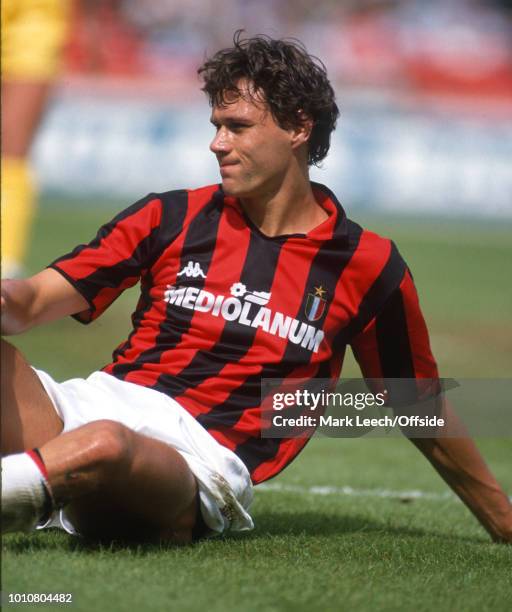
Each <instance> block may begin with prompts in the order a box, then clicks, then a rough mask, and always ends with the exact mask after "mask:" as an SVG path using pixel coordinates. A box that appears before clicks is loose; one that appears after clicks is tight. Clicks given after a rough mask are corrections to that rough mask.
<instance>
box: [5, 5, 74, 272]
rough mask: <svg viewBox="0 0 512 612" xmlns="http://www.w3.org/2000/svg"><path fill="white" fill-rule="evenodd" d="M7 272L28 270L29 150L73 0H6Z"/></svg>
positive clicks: (31, 197)
mask: <svg viewBox="0 0 512 612" xmlns="http://www.w3.org/2000/svg"><path fill="white" fill-rule="evenodd" d="M1 6H2V24H1V34H2V46H1V49H2V175H1V198H2V199H1V222H2V228H1V229H2V243H1V244H2V276H3V277H15V276H20V275H22V274H23V273H24V270H23V264H24V260H25V255H26V251H27V247H28V243H29V239H30V228H31V225H32V220H33V217H34V212H35V204H36V190H35V186H34V180H33V177H32V173H31V170H30V166H29V162H28V154H29V151H30V147H31V145H32V142H33V139H34V136H35V134H36V132H37V128H38V126H39V123H40V120H41V117H42V115H43V113H44V109H45V105H46V101H47V98H48V93H49V91H50V86H51V84H52V82H53V81H54V79H55V77H56V75H57V73H58V71H59V68H60V63H61V51H62V49H63V46H64V43H65V41H66V38H67V34H68V23H69V20H68V17H69V9H70V2H68V0H2V3H1Z"/></svg>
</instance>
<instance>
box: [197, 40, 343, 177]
mask: <svg viewBox="0 0 512 612" xmlns="http://www.w3.org/2000/svg"><path fill="white" fill-rule="evenodd" d="M242 33H243V30H237V31H236V32H235V35H234V37H233V45H234V46H233V47H229V48H227V49H222V50H221V51H218V52H217V53H216V54H215V55H213V56H212V57H211V58H209V59H207V60H206V61H205V63H204V64H203V65H202V66H201V67H200V68H199V70H198V71H197V72H198V74H199V75H200V76H201V77H202V79H203V81H204V86H203V88H202V90H203V91H204V92H205V93H206V94H207V95H208V97H209V100H210V105H211V106H222V105H225V104H228V103H229V102H228V101H227V97H226V96H227V94H233V93H235V94H236V95H237V96H240V95H242V93H241V91H240V89H239V88H238V86H237V84H238V82H239V81H240V79H243V78H245V79H247V80H248V81H249V82H250V83H251V84H252V85H253V86H254V90H255V91H258V92H262V93H263V95H264V98H265V102H266V103H267V104H268V107H269V109H270V112H271V113H272V116H273V118H274V120H275V121H276V123H277V124H278V125H279V126H280V127H281V128H283V129H289V128H292V127H297V126H299V125H301V124H302V123H303V122H304V120H305V119H312V120H313V129H312V131H311V136H310V138H309V142H308V145H309V146H308V164H310V165H311V164H314V165H318V163H319V162H320V161H322V160H323V159H324V158H325V156H326V155H327V153H328V151H329V145H330V139H331V132H332V131H333V130H334V128H335V127H336V120H337V118H338V116H339V111H338V107H337V105H336V101H335V95H334V91H333V88H332V86H331V84H330V83H329V80H328V78H327V72H326V69H325V66H324V64H323V63H322V62H321V61H320V60H319V59H318V58H316V57H314V56H312V55H309V54H308V52H307V51H306V49H305V47H304V45H303V44H302V43H301V42H299V41H297V40H291V39H273V38H270V37H268V36H263V35H260V36H255V37H254V38H242ZM228 97H229V96H228Z"/></svg>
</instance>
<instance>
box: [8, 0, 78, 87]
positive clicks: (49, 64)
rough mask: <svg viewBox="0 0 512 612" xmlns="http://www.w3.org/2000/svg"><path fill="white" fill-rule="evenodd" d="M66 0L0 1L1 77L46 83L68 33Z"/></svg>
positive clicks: (54, 69) (57, 65) (55, 65)
mask: <svg viewBox="0 0 512 612" xmlns="http://www.w3.org/2000/svg"><path fill="white" fill-rule="evenodd" d="M68 13H69V2H67V1H66V0H2V74H3V78H4V79H5V78H8V79H9V78H13V79H22V80H44V81H47V80H50V79H52V78H53V77H54V76H55V75H56V74H57V72H58V70H59V68H60V58H61V53H60V52H61V50H62V46H63V44H64V42H65V40H66V37H67V33H68Z"/></svg>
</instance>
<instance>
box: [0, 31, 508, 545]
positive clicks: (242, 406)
mask: <svg viewBox="0 0 512 612" xmlns="http://www.w3.org/2000/svg"><path fill="white" fill-rule="evenodd" d="M199 73H200V75H201V76H202V78H203V79H204V88H203V89H204V91H205V92H206V93H207V95H208V97H209V100H210V104H211V106H212V115H211V122H212V124H213V126H214V128H215V136H214V138H213V141H212V143H211V146H210V148H211V150H212V152H213V153H214V154H215V156H216V158H217V160H218V163H219V168H220V175H221V178H222V182H221V184H220V185H212V186H208V187H203V188H200V189H190V190H189V189H183V190H178V191H171V192H167V193H161V194H150V195H149V196H147V197H145V198H143V199H142V200H140V201H138V202H137V203H135V204H134V205H133V206H131V207H130V208H128V209H126V210H125V211H123V212H122V213H120V214H119V215H118V216H117V217H115V218H114V219H113V220H112V221H111V222H110V223H107V224H106V225H104V226H103V227H102V228H101V229H100V230H99V232H98V234H97V236H96V238H95V239H94V240H92V242H90V243H89V244H88V245H81V246H79V247H77V248H76V249H75V250H74V251H73V252H72V253H69V254H68V255H65V256H63V257H61V258H60V259H58V260H56V261H55V262H53V263H52V264H51V265H50V266H49V267H48V268H47V269H46V270H44V271H42V272H40V273H39V274H36V275H35V276H33V277H31V278H28V279H26V280H6V281H4V282H3V284H2V333H3V334H6V335H9V334H17V333H21V332H24V331H26V330H28V329H29V328H31V327H33V326H35V325H39V324H42V323H46V322H48V321H52V320H55V319H59V318H61V317H64V316H67V315H73V316H74V317H75V318H76V319H78V320H79V321H81V322H83V323H89V322H91V321H93V320H94V319H96V318H97V317H98V316H100V315H101V313H102V312H103V311H104V310H105V309H106V308H107V307H108V306H109V305H110V304H111V303H112V302H113V301H114V300H115V299H116V298H117V297H118V296H119V295H120V294H121V293H122V291H123V290H124V289H126V288H127V287H130V286H132V285H134V284H135V283H137V282H140V285H141V293H140V298H139V301H138V304H137V307H136V310H135V312H134V314H133V317H132V321H133V329H132V331H131V333H130V334H129V336H128V338H127V340H126V341H125V342H124V343H123V344H121V345H120V346H119V347H117V348H116V349H115V351H114V354H113V360H112V363H110V364H108V365H107V366H105V367H104V368H102V370H101V371H99V372H95V373H93V374H92V375H91V376H89V378H87V379H85V380H84V379H72V380H69V381H66V382H63V383H57V382H55V381H54V380H53V379H52V378H51V377H50V376H49V375H48V374H47V373H45V372H42V371H38V370H34V369H32V368H31V367H30V366H29V365H28V364H27V363H26V361H25V360H24V359H23V357H22V356H21V355H20V353H19V352H18V351H17V350H16V349H15V348H14V347H13V346H11V345H10V344H8V343H6V342H3V347H2V425H3V426H2V454H3V456H4V458H3V460H2V477H3V478H2V498H3V499H2V501H3V505H2V526H3V529H4V530H5V531H17V530H24V531H26V530H30V529H33V528H34V527H36V526H38V525H59V526H61V527H63V528H65V529H67V530H68V531H69V532H71V533H79V534H82V535H83V536H86V537H94V538H106V539H138V540H145V541H149V540H159V541H167V542H172V543H186V542H190V541H192V540H194V539H195V538H198V537H200V536H202V535H204V534H206V533H212V532H222V531H224V530H227V529H232V530H244V529H251V528H252V526H253V523H252V519H251V517H250V515H249V513H248V508H249V505H250V502H251V498H252V485H253V484H257V483H259V482H262V481H264V480H267V479H268V478H271V477H272V476H275V475H276V474H278V473H279V472H280V471H281V470H282V469H283V468H284V467H285V466H286V465H288V464H289V463H290V462H291V461H292V459H293V458H294V457H295V456H296V455H297V454H298V453H299V452H300V451H301V450H302V448H303V447H304V445H305V443H306V441H307V439H306V438H303V437H296V438H277V439H276V438H268V439H265V438H262V437H261V419H260V417H261V406H260V404H261V401H262V394H261V380H262V379H265V378H273V379H278V380H280V381H282V382H283V383H286V382H287V381H289V380H290V379H294V378H300V379H301V380H309V379H322V378H323V379H331V380H334V381H335V380H337V379H338V377H339V374H340V371H341V366H342V362H343V356H344V352H345V349H346V347H347V345H351V347H352V349H353V351H354V354H355V355H356V358H357V360H358V362H359V364H360V366H361V369H362V372H363V374H364V376H365V377H366V378H379V379H384V380H385V379H389V378H408V379H417V380H419V381H421V380H434V381H436V380H437V377H438V373H437V368H436V364H435V361H434V359H433V357H432V354H431V351H430V347H429V340H428V334H427V330H426V326H425V323H424V320H423V317H422V314H421V311H420V308H419V304H418V298H417V294H416V290H415V287H414V284H413V281H412V277H411V274H410V272H409V270H408V268H407V266H406V265H405V263H404V261H403V259H402V258H401V256H400V255H399V253H398V251H397V249H396V247H395V246H394V245H393V243H392V242H390V241H389V240H387V239H384V238H381V237H379V236H377V235H375V234H373V233H371V232H369V231H366V230H363V229H362V228H361V227H360V226H358V225H357V224H355V223H353V222H352V221H350V220H349V219H347V217H346V216H345V213H344V211H343V209H342V207H341V206H340V204H339V203H338V201H337V199H336V197H335V196H334V195H333V194H332V193H331V192H330V191H329V189H327V188H326V187H324V186H322V185H319V184H315V183H312V182H311V181H310V180H309V171H308V169H309V166H310V165H312V164H317V163H318V162H320V161H321V160H322V159H324V157H325V156H326V155H327V152H328V150H329V141H330V134H331V132H332V130H333V129H334V127H335V123H336V119H337V117H338V108H337V106H336V103H335V99H334V93H333V90H332V87H331V85H330V83H329V81H328V79H327V75H326V72H325V69H324V67H323V65H321V64H320V62H318V61H317V60H315V59H314V58H312V57H311V56H309V55H308V54H307V53H306V51H305V50H304V49H303V48H302V47H301V46H300V45H299V44H296V43H292V42H287V41H282V40H272V39H269V38H266V37H257V38H252V39H242V38H241V36H240V34H237V35H236V36H235V39H234V46H233V47H232V48H229V49H225V50H222V51H219V52H218V53H217V54H216V55H214V56H213V57H212V58H211V59H209V60H208V61H206V63H205V64H204V65H203V66H202V67H201V68H200V70H199ZM420 386H421V385H420ZM443 411H444V413H443V416H444V418H445V420H446V421H447V426H448V428H451V430H452V431H456V430H457V427H458V425H457V423H456V422H455V417H454V415H453V414H452V413H451V411H450V410H449V409H448V408H447V407H446V406H445V407H444V408H443ZM413 442H414V444H415V445H416V446H417V447H418V448H419V449H420V450H421V451H422V452H423V453H424V454H425V456H426V457H427V459H428V460H429V461H430V462H431V463H432V464H433V466H434V467H435V468H436V469H437V470H438V472H439V473H440V474H441V476H442V477H443V478H444V479H445V480H446V481H447V482H448V484H449V485H450V486H451V487H452V488H453V490H454V491H455V492H456V493H457V494H458V495H459V497H460V498H461V499H462V500H463V501H464V502H465V503H466V504H467V506H468V507H469V508H470V509H471V510H472V512H473V513H474V514H475V516H476V517H477V518H478V519H479V520H480V522H481V523H482V525H483V526H484V527H485V528H486V529H487V531H488V532H489V533H490V534H491V536H492V537H493V539H495V540H502V541H508V542H510V541H512V508H511V505H510V503H509V501H508V499H507V497H506V495H505V494H504V493H503V491H502V490H501V489H500V487H499V485H498V483H497V482H496V480H495V479H494V477H493V476H492V474H491V473H490V472H489V470H488V469H487V467H486V466H485V464H484V462H483V460H482V458H481V457H480V454H479V453H478V451H477V449H476V447H475V446H474V444H473V442H472V441H471V440H469V439H467V438H428V439H416V440H413Z"/></svg>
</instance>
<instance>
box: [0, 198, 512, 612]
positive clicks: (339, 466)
mask: <svg viewBox="0 0 512 612" xmlns="http://www.w3.org/2000/svg"><path fill="white" fill-rule="evenodd" d="M113 210H114V208H113V204H112V203H108V204H105V206H104V208H103V209H102V210H100V209H99V208H98V206H97V205H93V204H91V203H90V202H86V201H84V202H80V203H77V205H76V206H74V207H65V206H63V205H62V204H59V202H52V201H45V202H44V203H43V205H42V207H41V210H40V215H39V218H38V222H37V226H36V228H35V231H34V237H33V241H32V250H31V254H30V260H29V271H31V272H34V271H36V270H38V269H40V268H41V267H42V266H43V265H44V264H45V263H47V262H49V261H51V260H52V259H53V258H55V257H57V256H58V255H60V254H62V253H64V252H66V251H67V250H69V249H70V248H71V247H73V246H75V245H76V244H77V243H78V242H81V241H86V240H88V239H90V238H91V237H92V235H93V233H94V232H95V230H96V229H97V227H98V225H99V224H100V223H101V222H102V221H104V220H107V219H108V218H109V217H110V216H111V215H112V213H113ZM352 216H353V217H354V218H356V219H357V218H358V215H357V212H352ZM358 220H360V219H358ZM363 221H364V222H365V225H366V226H368V227H370V228H371V229H375V230H376V231H379V232H380V233H382V234H384V235H389V236H391V237H393V239H394V240H395V242H396V243H397V244H398V247H399V248H400V250H401V252H402V254H403V255H404V256H405V258H406V260H407V261H408V263H409V265H410V267H411V269H412V271H413V274H414V277H415V281H416V284H417V286H418V290H419V293H420V299H421V303H422V306H423V310H424V313H425V316H426V318H427V321H428V323H429V328H430V331H431V337H432V344H433V349H434V353H435V355H436V357H437V359H438V361H439V364H440V368H441V372H442V375H443V376H446V377H466V378H469V377H489V378H499V377H510V373H511V372H512V324H511V322H510V314H511V312H512V284H511V283H510V282H509V281H507V274H509V271H508V272H507V269H508V268H510V262H511V261H512V239H511V238H512V225H511V224H510V223H505V224H503V223H500V224H498V223H496V224H494V223H489V222H480V221H479V222H469V221H464V222H458V221H455V220H446V219H445V220H441V219H439V220H435V219H434V220H432V219H431V220H424V219H414V218H398V217H396V218H395V217H393V218H389V217H388V218H386V219H384V218H377V217H374V218H371V217H366V218H364V219H363ZM507 262H508V264H507ZM134 299H135V295H134V294H133V292H129V293H128V294H127V295H125V296H123V297H122V298H120V300H118V302H116V304H115V305H114V307H112V308H111V309H110V310H109V311H107V313H105V315H104V316H103V317H101V318H100V319H99V320H98V321H97V322H96V323H94V324H93V325H91V326H89V327H84V326H81V325H79V324H77V323H76V322H74V321H72V320H66V321H61V322H58V323H55V324H52V325H49V326H46V327H43V328H39V329H36V330H32V331H31V332H30V333H28V334H27V335H25V336H20V337H17V338H15V339H13V341H14V342H15V344H16V345H17V346H19V347H20V348H21V349H22V350H23V351H24V353H25V354H26V356H27V357H28V358H29V360H30V361H31V362H32V363H33V364H34V365H36V366H38V367H42V368H44V369H46V370H48V371H49V372H50V373H52V374H53V375H54V376H55V377H57V378H64V377H72V376H81V375H85V374H87V373H88V372H90V371H91V370H92V369H96V368H98V367H99V366H101V365H103V364H105V363H107V361H108V360H109V356H110V353H111V351H112V349H113V347H114V346H115V345H117V344H118V343H119V342H120V341H122V340H123V339H124V336H125V334H126V333H127V326H128V324H129V316H130V312H131V309H132V308H133V306H134ZM344 375H346V376H356V375H357V369H356V366H355V364H354V362H353V360H352V359H347V363H346V366H345V369H344ZM479 445H480V447H481V449H482V450H483V452H484V454H485V456H486V458H487V460H488V462H489V464H490V465H491V467H492V469H493V470H494V472H495V473H496V475H497V477H498V479H499V480H500V481H501V482H502V484H503V485H504V487H505V489H506V490H507V491H508V493H509V494H511V493H512V469H511V464H512V440H511V439H499V440H498V439H487V440H480V441H479ZM412 490H415V491H419V492H421V493H420V494H417V495H415V494H413V493H410V491H412ZM408 492H409V493H408ZM252 510H253V516H254V519H255V522H256V529H255V531H254V532H252V533H248V534H241V535H235V536H227V537H223V538H218V539H215V540H209V541H204V542H201V543H198V544H196V545H193V546H190V547H186V548H174V549H165V548H160V547H151V546H147V547H138V548H109V547H96V546H90V545H87V544H85V543H83V542H81V541H80V540H77V539H74V538H70V537H68V536H67V535H65V534H63V533H60V532H53V531H52V532H45V533H37V534H35V535H30V536H26V535H10V536H6V537H4V538H3V543H2V591H3V603H4V605H5V606H6V608H7V607H8V606H9V604H8V596H9V594H13V593H50V592H53V593H55V592H61V593H72V595H73V603H72V604H71V608H70V609H72V610H76V611H90V610H99V611H102V610H105V611H107V610H113V611H116V610H142V611H145V610H177V611H182V610H183V611H188V610H190V611H196V610H201V611H202V610H205V609H208V610H209V612H213V611H217V610H219V611H220V610H229V611H231V610H233V611H235V610H236V611H238V610H241V611H253V610H254V611H256V610H257V611H267V610H268V611H280V610H293V611H294V612H298V611H302V610H304V611H312V610H314V611H316V610H318V611H327V610H333V611H334V610H336V611H337V610H356V611H357V610H372V611H373V610H389V611H396V610H415V611H416V612H419V611H422V610H425V611H427V610H429V611H430V610H433V609H434V610H443V611H444V610H446V611H453V610H461V611H468V610H475V611H477V610H478V611H482V610H493V611H500V610H503V611H505V610H510V609H511V602H512V581H511V575H512V569H511V568H512V546H509V547H505V546H497V545H494V544H491V543H490V541H489V540H488V537H487V535H486V534H485V533H484V531H483V530H482V529H481V528H480V527H479V525H478V524H477V523H476V521H475V520H474V519H473V518H472V517H471V516H470V514H469V512H468V511H467V510H466V509H465V508H464V507H463V506H462V504H461V503H460V502H458V501H457V500H456V499H454V498H453V496H451V495H450V494H449V493H448V491H447V488H446V486H445V485H444V484H443V482H442V481H441V480H440V479H439V477H438V476H437V475H436V474H435V473H434V472H433V470H432V468H431V467H430V466H429V465H428V464H427V462H426V461H425V460H424V459H423V458H422V457H421V456H420V454H419V453H418V452H417V451H416V450H415V449H414V448H413V446H412V445H411V444H410V443H409V442H408V441H407V440H403V439H398V438H390V439H376V438H372V439H366V438H362V439H346V440H340V439H326V438H319V439H315V440H313V441H312V442H311V443H310V444H309V445H308V447H307V449H306V450H305V451H304V453H302V455H301V456H300V457H299V458H298V459H297V460H296V461H295V462H294V463H293V464H292V465H291V466H290V467H289V468H288V469H287V470H286V471H285V472H284V473H283V474H282V475H280V476H278V477H277V478H276V479H274V480H273V481H271V482H270V483H269V484H268V486H267V487H262V488H261V489H260V490H258V488H257V489H256V492H255V501H254V505H253V509H252ZM56 605H57V604H53V605H52V607H53V606H56ZM58 605H60V606H61V607H62V606H64V604H58ZM9 607H10V606H9ZM13 607H14V606H13ZM16 607H21V608H23V609H35V608H41V606H37V605H35V604H34V605H32V606H28V605H19V604H18V605H17V606H16ZM43 607H48V604H47V605H46V606H43Z"/></svg>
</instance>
